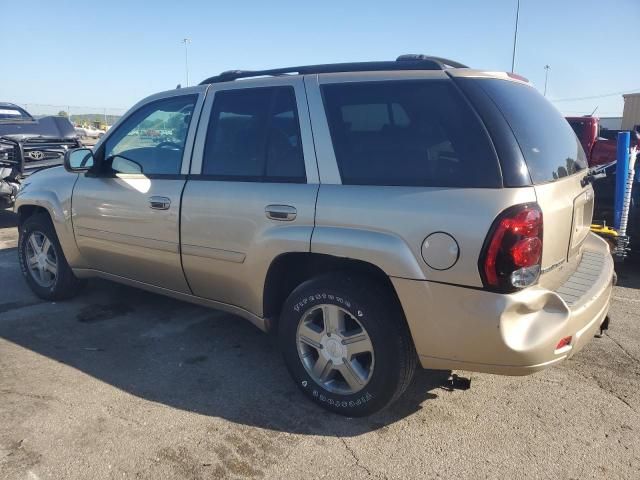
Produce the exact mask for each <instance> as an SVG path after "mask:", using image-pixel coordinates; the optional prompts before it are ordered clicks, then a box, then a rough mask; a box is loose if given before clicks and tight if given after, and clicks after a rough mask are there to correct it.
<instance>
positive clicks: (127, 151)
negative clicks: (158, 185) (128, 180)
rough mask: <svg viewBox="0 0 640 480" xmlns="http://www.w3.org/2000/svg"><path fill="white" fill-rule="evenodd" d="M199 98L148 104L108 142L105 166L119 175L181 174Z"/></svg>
mask: <svg viewBox="0 0 640 480" xmlns="http://www.w3.org/2000/svg"><path fill="white" fill-rule="evenodd" d="M196 100H197V96H196V95H187V96H181V97H170V98H165V99H163V100H158V101H156V102H151V103H149V104H147V105H144V106H143V107H141V108H140V109H139V110H137V111H136V112H134V113H133V114H132V115H131V116H130V117H129V118H127V119H126V120H125V121H124V123H123V124H122V125H120V126H119V127H118V130H117V131H116V132H114V133H113V135H111V136H110V137H109V138H108V139H107V141H106V142H105V163H106V164H107V166H108V168H111V169H112V170H113V171H114V172H116V173H142V174H145V175H153V174H163V175H168V174H173V175H176V174H179V173H180V168H181V166H182V154H183V153H184V146H185V143H186V139H187V132H188V131H189V125H190V123H191V116H192V114H193V109H194V107H195V104H196Z"/></svg>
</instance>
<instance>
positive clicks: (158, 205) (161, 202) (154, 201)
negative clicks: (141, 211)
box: [149, 196, 171, 210]
mask: <svg viewBox="0 0 640 480" xmlns="http://www.w3.org/2000/svg"><path fill="white" fill-rule="evenodd" d="M170 206H171V199H170V198H168V197H158V196H153V197H149V208H153V209H154V210H169V207H170Z"/></svg>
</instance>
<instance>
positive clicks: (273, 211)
mask: <svg viewBox="0 0 640 480" xmlns="http://www.w3.org/2000/svg"><path fill="white" fill-rule="evenodd" d="M264 213H266V215H267V218H270V219H271V220H280V221H281V222H290V221H291V220H295V218H296V216H297V215H298V211H297V210H296V208H295V207H292V206H291V205H267V206H266V207H265V209H264Z"/></svg>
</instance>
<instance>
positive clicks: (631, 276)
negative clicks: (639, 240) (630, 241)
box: [616, 252, 640, 289]
mask: <svg viewBox="0 0 640 480" xmlns="http://www.w3.org/2000/svg"><path fill="white" fill-rule="evenodd" d="M616 273H617V274H618V286H619V287H625V288H639V289H640V258H638V254H637V253H635V252H634V256H632V257H631V258H627V259H626V260H625V261H624V262H623V263H620V264H617V265H616Z"/></svg>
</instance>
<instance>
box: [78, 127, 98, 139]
mask: <svg viewBox="0 0 640 480" xmlns="http://www.w3.org/2000/svg"><path fill="white" fill-rule="evenodd" d="M75 131H76V133H77V134H78V136H80V137H87V138H100V137H102V136H103V135H104V134H105V131H104V130H99V129H97V128H92V127H75Z"/></svg>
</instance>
